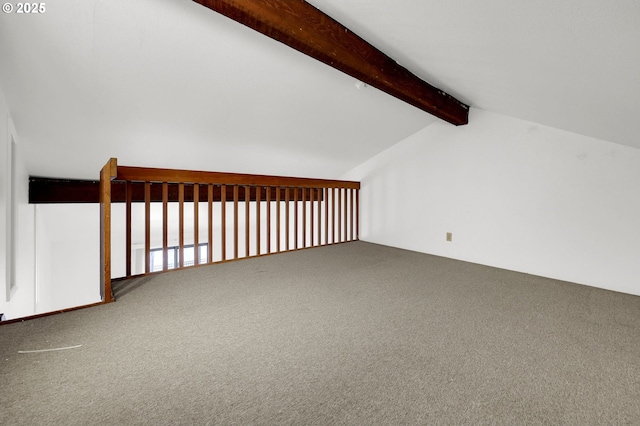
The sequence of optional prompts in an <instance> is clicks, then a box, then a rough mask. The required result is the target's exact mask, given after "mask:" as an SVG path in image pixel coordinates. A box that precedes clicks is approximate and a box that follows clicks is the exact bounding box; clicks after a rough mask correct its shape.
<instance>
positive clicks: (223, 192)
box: [220, 185, 227, 260]
mask: <svg viewBox="0 0 640 426" xmlns="http://www.w3.org/2000/svg"><path fill="white" fill-rule="evenodd" d="M220 223H221V228H220V240H221V241H222V243H221V244H220V256H221V258H222V260H227V185H220Z"/></svg>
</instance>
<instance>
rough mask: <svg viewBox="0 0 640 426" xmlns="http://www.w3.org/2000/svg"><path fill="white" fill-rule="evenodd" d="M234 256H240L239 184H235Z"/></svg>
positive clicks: (235, 257)
mask: <svg viewBox="0 0 640 426" xmlns="http://www.w3.org/2000/svg"><path fill="white" fill-rule="evenodd" d="M233 246H234V247H233V258H234V259H237V258H238V185H233Z"/></svg>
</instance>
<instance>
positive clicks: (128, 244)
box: [125, 181, 133, 277]
mask: <svg viewBox="0 0 640 426" xmlns="http://www.w3.org/2000/svg"><path fill="white" fill-rule="evenodd" d="M131 186H132V185H131V182H130V181H126V182H125V193H126V194H127V205H126V207H125V210H126V214H125V216H126V219H125V228H126V231H125V232H126V237H125V239H126V243H125V244H126V248H125V256H126V262H125V263H126V274H127V277H130V276H131V200H132V198H133V188H132V187H131Z"/></svg>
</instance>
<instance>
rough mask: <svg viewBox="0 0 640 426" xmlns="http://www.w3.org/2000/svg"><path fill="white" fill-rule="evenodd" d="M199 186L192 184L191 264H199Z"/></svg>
mask: <svg viewBox="0 0 640 426" xmlns="http://www.w3.org/2000/svg"><path fill="white" fill-rule="evenodd" d="M199 210H200V185H199V184H197V183H194V184H193V264H194V265H198V264H200V238H199V237H200V235H199V233H200V230H199V229H198V226H199V225H200V223H199V222H200V220H199V219H200V218H199V215H200V211H199Z"/></svg>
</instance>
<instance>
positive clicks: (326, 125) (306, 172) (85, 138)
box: [0, 0, 640, 178]
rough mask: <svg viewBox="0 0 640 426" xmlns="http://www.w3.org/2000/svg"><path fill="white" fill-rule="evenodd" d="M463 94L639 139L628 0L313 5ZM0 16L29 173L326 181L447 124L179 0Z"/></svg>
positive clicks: (3, 82) (108, 0) (76, 2)
mask: <svg viewBox="0 0 640 426" xmlns="http://www.w3.org/2000/svg"><path fill="white" fill-rule="evenodd" d="M309 2H310V3H311V4H313V5H314V6H316V7H317V8H319V9H321V10H323V11H324V12H325V13H327V14H328V15H330V16H332V17H333V18H335V19H336V20H338V21H339V22H341V23H342V24H344V25H345V26H347V27H349V28H350V29H351V30H353V31H354V32H356V33H357V34H359V35H360V36H362V37H363V38H364V39H365V40H367V41H369V42H370V43H371V44H373V45H374V46H376V47H377V48H379V49H380V50H382V51H383V52H384V53H386V54H387V55H389V56H390V57H392V58H394V59H395V60H397V61H398V62H399V63H400V64H401V65H403V66H404V67H406V68H408V69H409V70H410V71H412V72H413V73H414V74H416V75H417V76H419V77H421V78H423V79H424V80H426V81H427V82H429V83H431V84H433V85H434V86H436V87H439V88H440V89H443V90H445V91H447V92H448V93H450V94H451V95H453V96H455V97H456V98H458V99H460V100H461V101H463V102H465V103H467V104H469V105H471V106H472V107H476V108H482V109H486V110H489V111H493V112H497V113H501V114H505V115H509V116H514V117H518V118H523V119H526V120H530V121H534V122H537V123H541V124H546V125H549V126H553V127H557V128H560V129H564V130H569V131H572V132H576V133H580V134H585V135H588V136H593V137H597V138H601V139H605V140H609V141H612V142H617V143H620V144H625V145H629V146H634V147H636V148H640V136H639V135H640V120H638V119H637V117H638V116H640V102H638V99H640V78H639V76H640V3H638V2H636V1H635V0H619V1H617V2H601V1H596V0H582V1H578V0H566V1H563V2H557V1H551V0H541V1H537V2H513V1H509V0H488V1H485V2H474V1H470V0H450V1H446V2H444V1H427V0H400V1H394V2H389V1H387V0H361V1H358V0H350V1H342V0H310V1H309ZM46 6H47V10H46V12H45V13H44V14H41V15H18V14H15V13H13V14H4V13H3V14H1V15H0V86H1V87H2V90H3V92H4V94H5V97H6V100H7V103H8V106H9V110H10V113H11V115H12V118H13V120H14V123H15V127H16V130H17V133H18V136H19V143H20V145H21V149H22V150H23V152H24V154H25V158H26V161H27V167H28V170H29V173H30V174H31V175H35V176H50V177H68V178H95V177H96V176H97V173H98V170H99V169H100V168H101V167H102V165H103V164H104V163H105V162H106V160H107V159H108V158H109V157H118V160H119V163H120V164H126V165H136V166H152V167H172V168H190V169H203V170H217V171H233V172H244V173H266V174H288V175H302V176H315V177H327V178H335V177H338V176H340V175H341V174H343V173H345V172H346V171H348V170H350V169H351V168H353V167H355V166H356V165H358V164H360V163H362V162H364V161H365V160H367V159H368V158H370V157H372V156H373V155H375V154H377V153H378V152H380V151H382V150H384V149H386V148H388V147H389V146H391V145H393V144H395V143H397V142H399V141H401V140H403V139H404V138H406V137H407V136H409V135H411V134H413V133H415V132H417V131H418V130H420V129H422V128H424V127H425V126H428V125H430V124H431V123H434V122H436V121H440V120H439V119H437V118H434V117H432V116H430V115H428V114H426V113H425V112H423V111H421V110H418V109H416V108H414V107H412V106H410V105H408V104H405V103H403V102H401V101H399V100H397V99H395V98H393V97H391V96H389V95H387V94H385V93H382V92H380V91H378V90H377V89H374V88H372V87H367V88H362V89H357V88H356V84H355V83H356V81H355V80H354V79H353V78H351V77H349V76H347V75H345V74H342V73H341V72H339V71H336V70H334V69H332V68H330V67H329V66H327V65H324V64H322V63H319V62H317V61H315V60H313V59H311V58H309V57H307V56H304V55H302V54H300V53H298V52H297V51H294V50H292V49H290V48H288V47H287V46H284V45H282V44H280V43H278V42H276V41H273V40H271V39H269V38H267V37H265V36H263V35H261V34H259V33H256V32H255V31H253V30H251V29H248V28H246V27H244V26H242V25H240V24H238V23H236V22H233V21H231V20H229V19H228V18H226V17H223V16H221V15H218V14H216V13H214V12H212V11H210V10H208V9H206V8H204V7H202V6H200V5H199V4H196V3H194V2H192V1H190V0H137V1H130V0H129V1H124V0H64V1H62V0H58V1H55V2H49V3H46Z"/></svg>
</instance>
